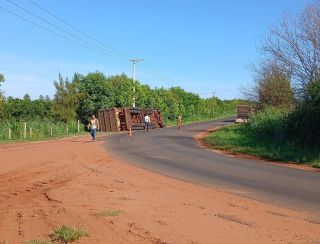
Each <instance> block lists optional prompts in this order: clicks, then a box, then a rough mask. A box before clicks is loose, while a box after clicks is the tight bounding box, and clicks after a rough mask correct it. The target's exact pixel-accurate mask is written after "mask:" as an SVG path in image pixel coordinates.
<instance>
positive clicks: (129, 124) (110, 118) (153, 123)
mask: <svg viewBox="0 0 320 244" xmlns="http://www.w3.org/2000/svg"><path fill="white" fill-rule="evenodd" d="M146 114H148V115H149V116H150V125H149V128H150V129H154V128H162V127H164V123H163V117H162V115H161V112H160V111H159V110H156V109H149V108H144V109H142V108H133V107H126V108H108V109H102V110H99V111H98V117H99V121H100V129H101V131H126V130H130V129H131V130H143V129H144V116H145V115H146Z"/></svg>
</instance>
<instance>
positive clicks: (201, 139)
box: [194, 126, 320, 173]
mask: <svg viewBox="0 0 320 244" xmlns="http://www.w3.org/2000/svg"><path fill="white" fill-rule="evenodd" d="M222 127H223V126H218V127H215V128H214V129H211V130H208V131H205V132H201V133H199V134H197V135H196V136H194V139H195V140H196V141H197V143H198V144H199V145H200V146H201V147H202V148H204V149H206V150H209V151H212V152H215V153H219V154H223V155H225V156H228V157H233V158H242V159H249V160H256V161H258V162H261V163H269V164H275V165H279V166H283V167H289V168H294V169H301V170H306V171H313V172H319V173H320V169H318V168H313V167H311V166H308V165H301V164H296V163H294V162H277V161H273V160H268V159H265V158H262V157H258V156H254V155H249V154H244V153H236V152H232V151H227V150H223V149H217V148H215V147H214V146H213V145H210V144H208V143H206V142H205V141H204V138H205V137H206V136H207V135H209V134H210V133H212V132H216V131H217V130H219V129H221V128H222Z"/></svg>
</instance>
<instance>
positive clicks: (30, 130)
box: [29, 127, 32, 139]
mask: <svg viewBox="0 0 320 244" xmlns="http://www.w3.org/2000/svg"><path fill="white" fill-rule="evenodd" d="M29 134H30V139H31V137H32V128H31V127H30V129H29Z"/></svg>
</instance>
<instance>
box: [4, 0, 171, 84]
mask: <svg viewBox="0 0 320 244" xmlns="http://www.w3.org/2000/svg"><path fill="white" fill-rule="evenodd" d="M6 1H7V2H9V3H11V4H12V5H14V6H15V7H17V8H19V9H21V10H23V11H24V12H26V13H28V14H29V15H32V16H34V17H36V18H37V19H40V20H41V21H43V22H45V23H46V24H49V25H50V26H53V27H54V28H55V29H57V30H60V31H62V32H64V33H66V34H68V35H70V36H72V37H74V38H76V39H78V40H80V41H81V42H84V43H86V44H88V45H90V46H91V47H89V46H87V45H84V44H83V43H80V42H77V41H74V40H72V39H70V38H68V37H66V36H64V35H61V34H58V33H56V32H54V31H52V30H50V29H48V28H46V27H44V26H41V25H39V24H37V23H35V22H33V21H31V20H29V19H26V18H25V17H23V16H21V15H18V14H16V13H14V12H13V11H10V10H8V9H5V8H3V7H1V9H2V10H5V11H7V12H8V13H10V14H12V15H15V16H16V17H18V18H20V19H23V20H24V21H27V22H29V23H31V24H33V25H35V26H37V27H39V28H41V29H44V30H46V31H48V32H50V33H52V34H54V35H56V36H58V37H60V38H63V39H66V40H68V41H70V42H72V43H74V44H77V45H80V46H82V47H85V48H87V49H90V50H93V51H95V52H98V53H100V54H103V55H106V56H108V55H110V54H111V55H112V56H115V57H118V58H122V59H127V58H129V57H130V55H128V54H126V53H124V52H121V51H119V50H117V49H114V48H111V47H107V46H106V45H105V44H104V43H102V42H101V41H99V40H98V39H96V38H94V37H92V36H90V35H88V34H86V33H85V32H83V31H81V30H80V29H78V28H77V27H75V26H73V25H71V24H69V23H68V22H66V21H65V20H63V19H62V18H60V17H58V16H56V15H55V14H53V13H52V12H50V11H49V10H47V9H45V8H44V7H42V6H40V5H39V4H37V3H35V2H34V1H32V0H28V1H29V2H30V3H32V4H33V5H35V6H37V7H38V8H40V9H41V10H42V11H44V12H46V13H48V14H50V15H51V16H53V17H54V18H56V19H58V20H59V21H61V22H63V23H64V24H66V25H68V26H69V27H71V28H72V29H74V30H76V31H78V32H79V33H81V34H83V35H85V36H87V37H89V38H90V39H93V40H95V41H96V42H98V43H101V44H102V45H103V46H106V47H107V48H108V49H110V50H111V53H109V52H110V50H109V51H107V50H106V49H105V48H101V47H100V46H97V45H95V44H92V43H91V42H89V41H87V40H84V39H83V38H81V37H79V36H77V35H75V34H73V33H71V32H69V31H66V30H65V29H63V28H61V27H59V26H57V25H56V24H53V23H51V22H50V21H48V20H46V19H44V18H42V17H40V16H38V15H37V14H34V13H33V12H31V11H29V10H28V9H26V8H24V7H22V6H20V5H19V4H16V3H15V2H13V1H11V0H6ZM92 47H93V48H92ZM108 53H109V54H108ZM140 67H141V68H142V69H144V70H145V71H146V72H149V73H153V75H155V76H157V77H161V79H163V80H167V81H170V82H174V81H173V80H172V79H170V78H169V77H168V76H166V75H165V74H163V73H162V72H160V71H158V70H157V69H155V68H154V67H153V66H152V65H151V64H148V63H147V62H146V63H144V64H142V66H140Z"/></svg>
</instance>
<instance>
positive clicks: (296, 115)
mask: <svg viewBox="0 0 320 244" xmlns="http://www.w3.org/2000/svg"><path fill="white" fill-rule="evenodd" d="M287 121H288V126H287V130H286V134H287V136H288V138H290V139H291V140H293V141H295V142H296V143H298V144H300V145H305V146H310V147H320V146H319V145H320V106H308V105H303V106H300V107H299V108H297V109H296V110H295V111H293V112H291V113H290V114H289V115H288V119H287Z"/></svg>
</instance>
